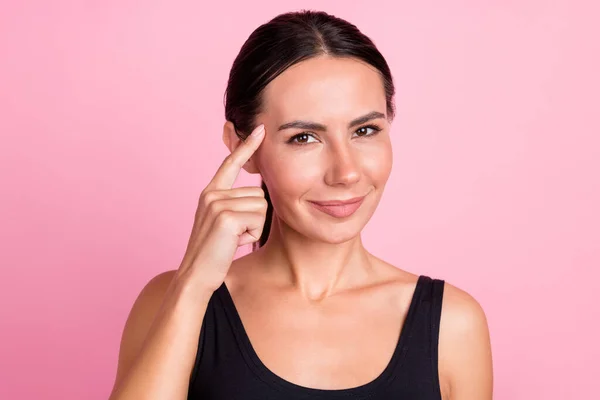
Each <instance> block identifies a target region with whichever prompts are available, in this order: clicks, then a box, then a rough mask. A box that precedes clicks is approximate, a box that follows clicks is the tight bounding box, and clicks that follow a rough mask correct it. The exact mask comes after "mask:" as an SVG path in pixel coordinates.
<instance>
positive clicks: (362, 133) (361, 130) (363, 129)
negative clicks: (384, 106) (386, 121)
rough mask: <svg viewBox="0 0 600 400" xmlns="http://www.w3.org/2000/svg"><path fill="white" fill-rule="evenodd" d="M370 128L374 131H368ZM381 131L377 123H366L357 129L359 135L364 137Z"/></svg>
mask: <svg viewBox="0 0 600 400" xmlns="http://www.w3.org/2000/svg"><path fill="white" fill-rule="evenodd" d="M368 129H372V130H373V131H374V132H372V133H367V130H368ZM379 131H381V128H380V127H378V126H377V125H365V126H361V127H360V128H358V129H357V130H356V133H357V134H358V137H363V136H373V135H376V134H377V133H378V132H379Z"/></svg>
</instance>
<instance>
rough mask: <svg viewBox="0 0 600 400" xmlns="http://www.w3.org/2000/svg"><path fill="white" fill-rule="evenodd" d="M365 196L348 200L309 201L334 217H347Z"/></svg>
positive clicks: (356, 208)
mask: <svg viewBox="0 0 600 400" xmlns="http://www.w3.org/2000/svg"><path fill="white" fill-rule="evenodd" d="M364 198H365V196H362V197H355V198H352V199H348V200H329V201H309V203H311V204H312V205H313V206H314V207H315V208H316V209H317V210H320V211H322V212H324V213H326V214H329V215H331V216H333V217H336V218H345V217H348V216H350V215H352V214H354V212H355V211H356V210H358V208H359V207H360V205H361V204H362V202H363V200H364Z"/></svg>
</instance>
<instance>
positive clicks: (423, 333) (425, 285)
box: [395, 275, 445, 399]
mask: <svg viewBox="0 0 600 400" xmlns="http://www.w3.org/2000/svg"><path fill="white" fill-rule="evenodd" d="M419 281H420V283H421V288H420V292H419V296H418V299H417V304H416V305H415V311H414V316H413V322H412V325H413V326H412V329H411V331H410V334H409V335H408V337H407V340H406V342H405V344H404V350H405V353H404V356H403V360H402V363H401V364H399V365H398V366H397V370H396V371H395V375H396V376H397V378H396V379H397V380H399V381H400V382H398V383H401V384H403V385H407V387H415V388H416V389H417V390H418V391H421V393H425V392H428V393H429V394H430V395H431V396H433V397H434V398H440V399H441V393H440V387H439V373H438V343H439V332H440V319H441V313H442V299H443V295H444V284H445V281H444V280H441V279H434V278H431V277H429V276H427V275H421V277H420V279H419ZM415 375H416V376H419V378H420V381H421V385H422V386H418V385H415V382H412V381H411V380H410V377H412V376H415Z"/></svg>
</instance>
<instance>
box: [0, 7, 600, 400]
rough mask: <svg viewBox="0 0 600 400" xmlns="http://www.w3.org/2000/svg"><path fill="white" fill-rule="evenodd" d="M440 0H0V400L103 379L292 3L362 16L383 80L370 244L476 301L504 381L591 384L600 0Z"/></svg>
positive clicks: (519, 385) (599, 200)
mask: <svg viewBox="0 0 600 400" xmlns="http://www.w3.org/2000/svg"><path fill="white" fill-rule="evenodd" d="M451 3H452V4H448V2H441V1H440V2H414V1H375V2H374V1H368V2H348V1H330V2H324V1H302V2H301V1H260V0H259V1H254V2H230V1H219V2H216V3H215V4H214V5H212V6H210V7H209V6H207V5H206V4H204V5H203V4H201V2H197V1H196V2H194V1H186V2H172V1H169V2H168V1H166V0H162V1H146V2H134V1H130V0H127V1H124V0H120V1H102V2H100V1H87V2H82V1H62V2H61V1H52V2H47V1H46V2H44V1H35V2H18V1H13V2H3V3H2V5H1V8H0V58H1V61H0V72H1V73H0V117H1V118H0V132H1V135H2V141H1V144H0V151H1V154H0V174H1V176H0V178H1V182H2V185H1V186H0V191H1V196H0V199H1V200H0V202H1V207H0V220H1V224H0V226H1V227H0V243H1V244H0V246H1V257H2V258H1V263H2V264H1V265H2V269H1V277H0V296H1V298H0V324H1V329H0V335H1V340H0V398H2V399H41V398H43V399H63V400H64V399H90V400H95V399H98V400H99V399H106V398H107V397H108V394H109V391H110V388H111V385H112V382H113V379H114V374H115V370H116V362H117V354H118V345H119V340H120V336H121V331H122V328H123V324H124V321H125V318H126V317H127V313H128V312H129V309H130V307H131V305H132V303H133V301H134V299H135V297H136V296H137V294H138V293H139V290H140V289H141V288H142V287H143V285H144V284H145V283H146V282H147V281H148V280H149V279H150V278H151V277H153V276H154V275H156V274H158V273H160V272H162V271H165V270H168V269H174V268H177V267H178V265H179V262H180V260H181V257H182V255H183V251H184V250H185V246H186V243H187V239H188V235H189V232H190V229H191V222H192V219H193V213H194V211H195V206H196V201H197V197H198V195H199V192H200V190H201V189H202V188H203V187H204V185H205V184H206V183H207V182H208V180H209V179H210V178H211V176H212V174H213V173H214V171H215V169H216V167H217V166H218V164H219V163H220V161H221V160H222V158H223V157H224V156H225V155H226V154H227V149H226V148H225V146H224V145H223V144H222V142H221V128H222V124H223V121H224V120H223V118H224V115H223V102H222V101H223V91H224V89H225V84H226V80H227V75H228V72H229V68H230V66H231V62H232V61H233V58H234V57H235V55H236V54H237V52H238V51H239V48H240V46H241V45H242V43H243V42H244V40H245V39H246V38H247V36H248V35H249V34H250V33H251V31H252V30H253V29H255V28H256V27H257V26H258V25H259V24H261V23H264V22H266V21H267V20H269V19H270V18H272V17H274V16H275V15H277V14H279V13H281V12H285V11H291V10H297V9H300V8H312V9H322V10H325V11H328V12H331V13H333V14H335V15H338V16H340V17H343V18H346V19H348V20H349V21H351V22H353V23H355V24H357V25H358V27H359V28H360V29H362V30H363V31H364V32H365V33H366V34H367V35H369V36H370V37H371V38H372V39H373V40H374V41H375V43H376V44H377V45H378V47H379V48H380V50H381V51H382V52H383V54H384V55H385V57H386V58H387V60H388V61H389V64H390V66H391V68H392V71H393V74H394V77H395V81H396V85H397V89H398V95H397V107H398V117H397V119H396V121H395V123H394V125H393V132H392V137H393V146H394V156H395V158H394V169H393V172H392V176H391V178H390V181H389V184H388V186H387V191H386V194H385V195H384V198H383V200H382V202H381V205H380V207H379V209H378V211H377V212H376V214H375V216H374V218H373V219H372V221H371V222H370V223H369V225H368V226H367V228H366V229H365V231H364V240H365V243H366V246H367V247H368V248H369V249H370V250H371V251H372V252H374V253H375V254H377V255H379V256H381V257H382V258H384V259H386V260H388V261H390V262H392V263H394V264H395V265H397V266H398V267H401V268H403V269H406V270H409V271H412V272H414V273H421V274H428V275H431V276H435V277H439V278H442V279H446V280H447V281H448V282H450V283H452V284H454V285H457V286H459V287H461V288H463V289H464V290H466V291H468V292H469V293H471V294H472V295H473V296H474V297H475V298H476V299H478V300H479V302H480V303H481V304H482V306H483V307H484V309H485V311H486V313H487V316H488V320H489V326H490V330H491V339H492V346H493V355H494V384H495V385H494V386H495V397H494V398H495V399H499V400H509V399H512V400H520V399H522V400H525V399H527V400H529V399H547V400H554V399H556V400H558V399H561V400H562V399H575V398H581V399H583V398H594V397H595V396H597V382H596V380H597V376H598V373H599V372H600V370H599V369H598V367H597V365H598V364H597V362H598V359H599V358H600V351H599V347H598V338H599V337H600V327H599V322H598V320H599V317H600V315H599V311H598V309H599V307H598V304H599V303H600V301H599V296H598V289H597V282H598V279H599V278H600V274H599V273H598V267H599V266H600V245H599V242H600V231H599V226H600V212H599V204H600V178H599V176H598V175H599V172H600V161H599V159H600V140H599V139H598V137H599V136H598V135H599V133H600V123H599V118H598V107H599V105H600V98H599V97H600V96H599V93H600V80H599V78H598V71H600V60H599V55H600V46H599V40H598V37H600V32H599V29H598V23H597V15H598V12H599V11H600V10H599V9H598V6H596V5H594V2H592V1H589V2H587V3H584V2H575V1H569V0H562V1H553V2H548V1H509V2H507V1H502V2H500V1H498V2H490V1H488V2H481V1H475V0H473V1H459V2H451ZM254 183H258V181H257V180H256V179H254V178H253V177H250V176H248V175H246V174H245V173H243V174H242V175H241V176H240V179H239V180H238V182H237V183H236V186H237V185H242V184H254ZM245 251H246V250H244V249H242V250H241V251H240V253H239V254H242V253H243V252H245Z"/></svg>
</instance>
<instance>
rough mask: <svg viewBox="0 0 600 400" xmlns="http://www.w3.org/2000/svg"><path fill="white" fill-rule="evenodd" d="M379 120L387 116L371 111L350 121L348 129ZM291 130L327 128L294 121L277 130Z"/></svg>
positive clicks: (313, 123) (321, 125) (321, 129)
mask: <svg viewBox="0 0 600 400" xmlns="http://www.w3.org/2000/svg"><path fill="white" fill-rule="evenodd" d="M377 118H385V114H383V113H380V112H379V111H371V112H370V113H368V114H365V115H363V116H362V117H358V118H355V119H353V120H352V121H350V123H349V124H348V129H350V128H352V127H354V126H357V125H360V124H364V123H365V122H368V121H371V120H373V119H377ZM290 128H300V129H308V130H312V131H326V130H327V126H325V125H323V124H319V123H317V122H312V121H299V120H296V121H292V122H288V123H285V124H283V125H281V126H280V127H279V129H277V130H278V131H282V130H284V129H290Z"/></svg>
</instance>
